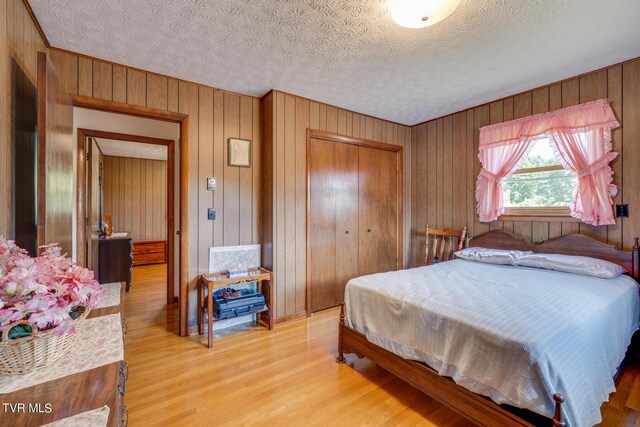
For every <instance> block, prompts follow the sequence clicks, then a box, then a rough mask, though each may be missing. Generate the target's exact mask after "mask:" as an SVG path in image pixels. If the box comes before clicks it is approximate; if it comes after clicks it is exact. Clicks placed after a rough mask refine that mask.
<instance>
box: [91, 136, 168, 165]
mask: <svg viewBox="0 0 640 427" xmlns="http://www.w3.org/2000/svg"><path fill="white" fill-rule="evenodd" d="M96 142H97V143H98V147H100V150H101V151H102V154H104V155H105V156H115V157H133V158H135V159H150V160H167V147H165V146H164V145H156V144H145V143H142V142H131V141H120V140H115V139H106V138H96Z"/></svg>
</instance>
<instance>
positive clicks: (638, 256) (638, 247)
mask: <svg viewBox="0 0 640 427" xmlns="http://www.w3.org/2000/svg"><path fill="white" fill-rule="evenodd" d="M639 261H640V244H638V237H634V238H633V248H632V252H631V277H633V278H634V279H635V280H638V270H639V269H640V265H638V264H639V263H640V262H639Z"/></svg>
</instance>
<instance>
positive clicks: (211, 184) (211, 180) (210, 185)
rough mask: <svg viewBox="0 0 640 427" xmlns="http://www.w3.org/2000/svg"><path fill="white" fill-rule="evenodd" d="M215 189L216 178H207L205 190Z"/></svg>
mask: <svg viewBox="0 0 640 427" xmlns="http://www.w3.org/2000/svg"><path fill="white" fill-rule="evenodd" d="M215 189H216V179H215V178H207V190H208V191H215Z"/></svg>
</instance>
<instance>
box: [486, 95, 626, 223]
mask: <svg viewBox="0 0 640 427" xmlns="http://www.w3.org/2000/svg"><path fill="white" fill-rule="evenodd" d="M618 126H620V124H619V123H618V121H617V120H616V118H615V115H614V114H613V111H612V110H611V107H610V106H609V101H608V100H607V99H600V100H598V101H593V102H588V103H585V104H581V105H576V106H574V107H568V108H563V109H561V110H556V111H552V112H549V113H543V114H537V115H535V116H529V117H524V118H522V119H517V120H511V121H508V122H504V123H499V124H496V125H491V126H485V127H483V128H481V129H480V144H479V146H480V152H479V154H478V157H479V159H480V162H481V163H482V169H481V171H480V174H479V175H478V181H477V184H476V201H477V210H478V215H479V216H480V221H482V222H490V221H493V220H496V219H497V218H498V217H499V216H500V215H502V214H503V213H504V200H503V190H502V185H501V183H500V182H501V180H502V179H504V178H506V177H508V176H509V175H511V173H513V172H514V171H515V170H516V169H517V167H518V163H519V161H520V160H522V158H523V156H524V154H525V153H526V151H527V148H528V147H529V145H530V143H531V141H532V140H534V139H535V138H539V137H542V136H547V137H550V138H552V140H553V142H554V144H555V146H556V150H557V156H558V160H560V162H561V163H562V164H563V166H564V167H565V168H566V169H568V170H570V171H572V172H573V173H575V174H577V175H578V186H577V188H576V192H575V195H574V201H573V204H572V205H571V215H572V216H573V217H575V218H578V219H580V220H581V221H583V222H585V223H587V224H592V225H604V224H614V223H615V219H614V217H613V210H612V206H611V205H612V203H613V202H612V197H613V196H614V195H615V194H616V191H617V190H616V187H615V185H613V184H611V176H612V174H613V172H612V170H611V167H609V163H610V162H611V160H613V159H614V158H615V157H616V156H617V153H614V152H612V151H611V149H612V147H611V129H613V128H616V127H618Z"/></svg>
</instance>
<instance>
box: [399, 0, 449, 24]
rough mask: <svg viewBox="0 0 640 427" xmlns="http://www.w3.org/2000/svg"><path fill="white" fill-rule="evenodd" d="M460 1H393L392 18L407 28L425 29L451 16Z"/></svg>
mask: <svg viewBox="0 0 640 427" xmlns="http://www.w3.org/2000/svg"><path fill="white" fill-rule="evenodd" d="M459 4H460V0H392V1H391V16H392V17H393V20H394V21H396V23H397V24H398V25H401V26H403V27H406V28H424V27H428V26H430V25H433V24H435V23H438V22H440V21H442V20H443V19H445V18H446V17H447V16H449V15H451V14H452V13H453V11H454V10H456V8H457V7H458V5H459Z"/></svg>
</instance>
